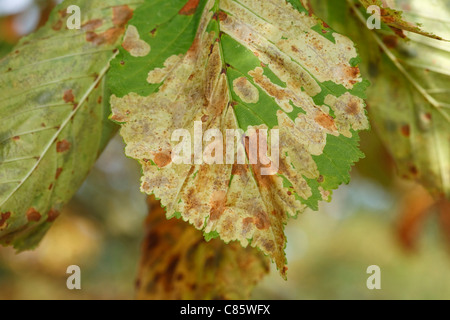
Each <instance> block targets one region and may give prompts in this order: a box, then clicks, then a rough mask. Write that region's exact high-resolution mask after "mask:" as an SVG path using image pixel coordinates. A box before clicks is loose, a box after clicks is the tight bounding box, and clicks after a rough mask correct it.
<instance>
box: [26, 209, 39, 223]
mask: <svg viewBox="0 0 450 320" xmlns="http://www.w3.org/2000/svg"><path fill="white" fill-rule="evenodd" d="M27 219H28V222H38V221H39V220H41V214H40V213H39V212H38V211H37V210H36V209H34V208H30V209H28V211H27Z"/></svg>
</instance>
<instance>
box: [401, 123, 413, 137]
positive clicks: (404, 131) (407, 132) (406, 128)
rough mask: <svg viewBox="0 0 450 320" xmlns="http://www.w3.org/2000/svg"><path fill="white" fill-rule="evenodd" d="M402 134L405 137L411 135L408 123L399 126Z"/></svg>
mask: <svg viewBox="0 0 450 320" xmlns="http://www.w3.org/2000/svg"><path fill="white" fill-rule="evenodd" d="M401 132H402V135H403V136H405V137H409V136H410V135H411V127H410V126H409V125H408V124H405V125H404V126H402V127H401Z"/></svg>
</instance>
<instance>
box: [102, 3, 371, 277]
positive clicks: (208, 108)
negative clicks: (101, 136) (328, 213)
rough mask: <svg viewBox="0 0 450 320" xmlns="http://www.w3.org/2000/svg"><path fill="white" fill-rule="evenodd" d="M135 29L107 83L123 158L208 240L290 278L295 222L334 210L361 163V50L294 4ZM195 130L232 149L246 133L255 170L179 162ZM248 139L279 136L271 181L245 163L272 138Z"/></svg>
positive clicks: (166, 8)
mask: <svg viewBox="0 0 450 320" xmlns="http://www.w3.org/2000/svg"><path fill="white" fill-rule="evenodd" d="M129 25H130V26H129V28H133V30H132V31H131V33H130V34H131V35H132V36H131V38H130V39H127V37H126V38H125V40H124V43H127V45H124V46H123V48H122V49H121V50H120V53H119V55H118V56H117V58H116V59H115V60H114V61H113V62H112V68H111V71H110V73H109V74H110V75H111V78H112V81H111V83H110V87H111V89H112V92H113V94H114V95H113V96H112V97H111V107H112V111H113V116H112V119H113V120H115V121H117V122H119V123H122V129H121V134H122V136H123V138H124V140H125V142H126V143H127V147H126V154H127V155H128V156H130V157H132V158H135V159H138V160H139V161H140V163H141V164H142V167H143V173H144V176H143V178H142V191H144V192H146V193H148V194H152V193H153V194H155V196H156V197H157V198H159V199H161V202H162V204H163V206H164V207H165V208H166V211H167V216H168V217H169V218H171V217H174V216H176V215H177V214H181V217H182V218H183V219H184V220H185V221H187V222H189V223H191V224H193V225H194V226H195V227H196V228H197V229H200V230H202V231H203V232H204V234H205V235H206V236H207V237H208V238H209V237H211V236H212V235H214V236H216V235H219V236H220V238H221V239H222V240H224V241H225V242H227V243H228V242H230V241H239V242H240V243H241V244H242V245H243V246H247V245H249V244H251V246H253V247H257V248H259V249H261V250H262V252H264V253H265V254H267V255H269V256H270V257H271V258H272V259H273V261H275V263H276V265H277V267H278V269H279V270H280V272H281V274H282V275H283V276H285V273H286V269H287V268H286V266H285V263H286V259H285V254H284V248H285V245H286V238H285V235H284V225H285V224H286V222H287V220H288V217H295V216H296V215H297V214H298V213H300V212H303V211H304V210H305V209H306V208H307V207H311V208H313V209H317V206H318V201H319V200H327V201H328V200H329V198H330V195H331V191H332V189H335V188H337V187H338V186H339V185H340V184H342V183H347V182H348V181H349V174H348V171H349V170H350V167H351V165H352V164H353V162H354V161H357V160H358V159H359V158H361V157H362V156H363V155H362V154H361V152H360V151H358V137H357V134H356V131H358V130H363V129H367V127H368V120H367V118H366V115H365V111H364V102H363V99H364V98H365V95H364V90H365V87H366V86H367V82H366V81H364V80H363V79H362V78H361V77H360V74H359V69H358V67H356V66H355V61H359V58H358V55H357V52H356V49H355V48H354V46H353V43H352V42H351V41H350V40H349V39H347V38H345V37H344V36H342V35H339V34H337V33H335V32H334V31H333V30H331V29H330V28H328V27H327V26H326V24H324V23H323V22H322V21H320V20H319V19H317V18H315V17H314V16H310V15H309V14H308V12H307V11H306V10H305V8H304V7H303V5H302V4H301V3H300V2H299V1H298V0H290V1H285V0H273V1H256V0H241V1H232V0H221V1H212V0H200V1H194V0H190V1H181V0H170V1H167V0H165V1H147V2H146V3H145V4H144V5H143V6H142V7H140V8H139V9H138V10H137V11H136V12H135V16H134V17H133V19H132V20H131V21H130V24H129ZM134 28H135V29H136V30H137V31H138V35H136V33H135V32H134ZM141 41H143V42H145V44H144V43H142V42H141ZM131 43H135V44H136V45H130V44H131ZM147 46H148V47H150V51H149V52H148V54H147V55H136V50H138V48H141V47H147ZM138 51H139V50H138ZM195 121H199V123H201V124H202V125H201V126H202V129H203V132H205V131H206V130H207V129H212V128H216V129H219V130H220V132H222V133H223V135H222V137H217V139H218V141H219V142H223V145H224V146H226V145H227V143H226V140H227V139H226V137H225V136H226V134H225V132H226V130H227V129H241V130H242V131H243V132H247V133H246V137H245V138H244V140H242V139H238V143H237V146H236V148H234V155H235V157H234V159H236V158H237V157H236V154H237V153H238V152H240V151H243V152H245V153H246V154H247V161H246V162H245V163H240V164H238V163H236V162H234V163H233V162H232V163H229V164H217V163H216V164H213V165H208V164H206V163H203V164H193V163H190V164H189V163H188V164H175V163H173V162H172V159H171V158H172V157H171V155H172V153H173V152H175V151H174V148H176V146H177V145H178V142H175V141H171V135H172V133H173V132H174V131H175V130H176V129H186V130H187V131H188V132H190V134H191V137H194V134H193V133H194V132H193V130H194V129H193V126H194V122H195ZM252 129H255V130H259V132H261V130H269V129H276V130H279V138H280V143H279V146H280V148H279V154H280V158H279V161H280V163H279V168H278V169H279V170H278V171H277V172H272V173H271V175H263V174H262V173H261V170H262V169H263V167H264V166H263V165H262V164H261V162H260V161H259V162H258V163H256V164H249V159H248V158H249V157H248V156H249V155H248V153H249V152H248V150H247V149H248V148H249V147H248V145H247V144H246V143H245V142H244V141H248V140H251V139H253V138H255V139H256V140H258V139H259V141H260V142H261V139H265V138H264V137H263V138H261V137H260V138H256V136H258V135H257V134H256V132H257V131H254V132H253V133H252V131H251V130H252ZM271 137H272V133H269V136H266V138H267V139H268V141H270V139H271ZM247 139H248V140H247ZM220 140H222V141H220ZM204 145H206V143H205V144H204ZM224 150H225V147H224ZM216 152H220V151H216ZM271 157H273V158H272V159H271V160H272V161H275V159H274V158H275V155H272V156H271ZM260 160H261V159H260Z"/></svg>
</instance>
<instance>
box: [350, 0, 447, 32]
mask: <svg viewBox="0 0 450 320" xmlns="http://www.w3.org/2000/svg"><path fill="white" fill-rule="evenodd" d="M407 1H409V0H406V2H407ZM359 2H361V4H362V5H363V6H364V7H365V8H369V7H370V6H378V7H379V8H380V15H381V20H382V21H383V22H384V23H385V24H387V25H388V26H389V27H390V28H391V29H392V30H393V31H394V32H395V33H396V34H397V35H398V36H400V37H401V38H406V35H405V34H404V33H403V31H408V32H414V33H417V34H420V35H423V36H426V37H430V38H434V39H438V40H443V39H442V38H441V37H440V36H437V35H434V34H433V33H430V32H427V31H424V30H423V29H421V28H420V25H417V24H415V23H411V22H409V21H407V20H405V19H404V17H403V12H402V11H399V10H396V9H394V8H391V7H389V5H387V2H388V3H391V2H392V1H389V0H388V1H386V0H359ZM400 2H402V1H400ZM403 3H405V1H403ZM406 8H408V6H406Z"/></svg>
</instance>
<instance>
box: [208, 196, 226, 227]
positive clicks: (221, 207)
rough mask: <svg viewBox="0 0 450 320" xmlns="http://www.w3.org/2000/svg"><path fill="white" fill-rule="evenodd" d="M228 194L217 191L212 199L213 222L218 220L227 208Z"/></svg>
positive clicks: (211, 216) (211, 217) (211, 213)
mask: <svg viewBox="0 0 450 320" xmlns="http://www.w3.org/2000/svg"><path fill="white" fill-rule="evenodd" d="M226 202H227V193H226V192H225V191H215V192H214V193H213V194H212V199H211V211H210V219H211V221H214V220H218V219H219V218H220V217H221V216H222V214H223V212H224V211H225V208H226Z"/></svg>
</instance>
